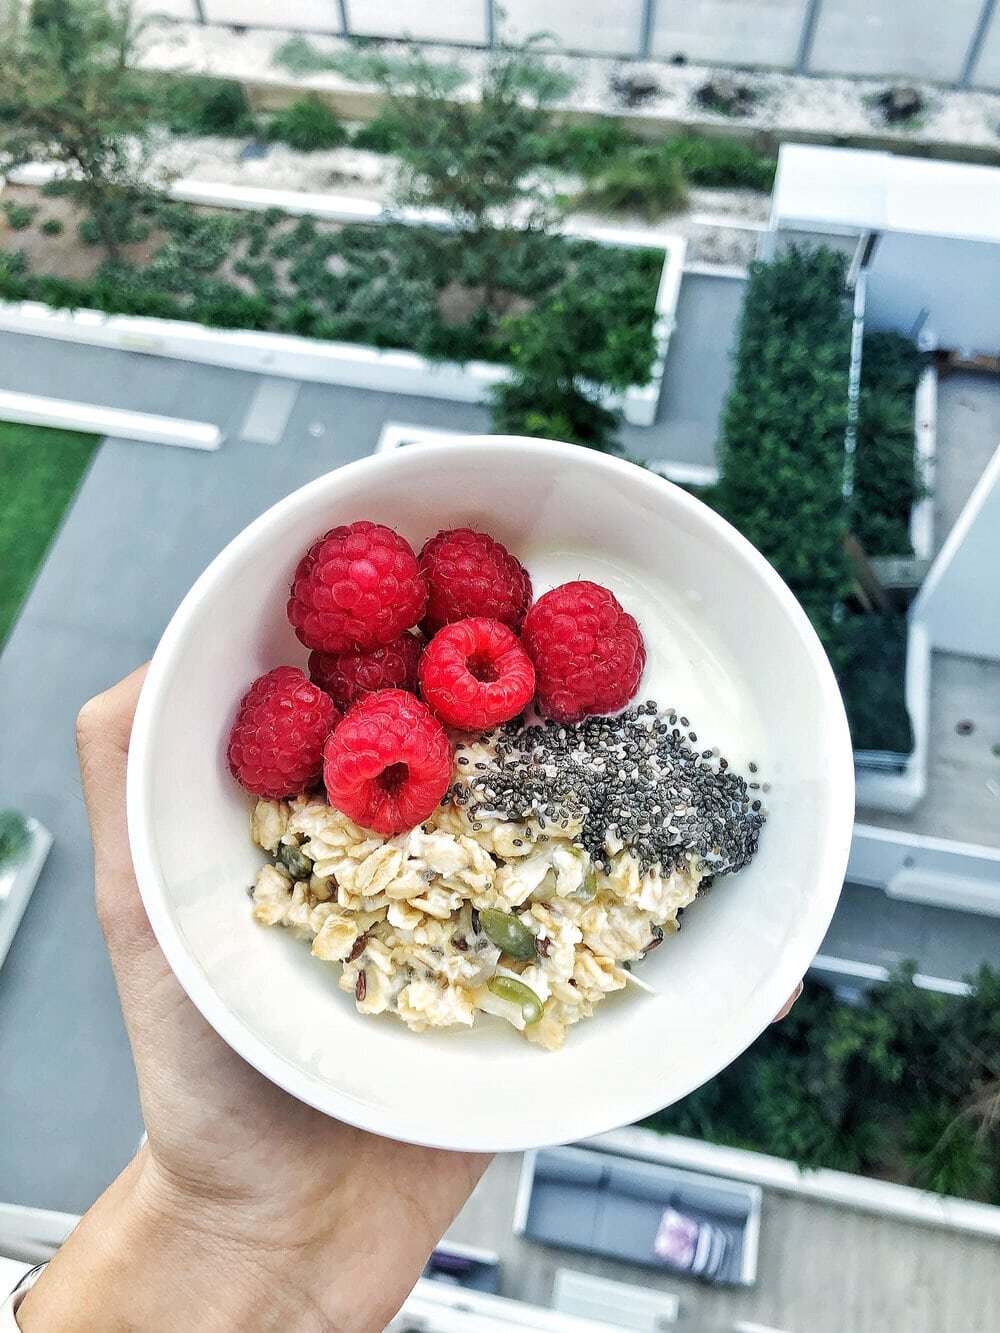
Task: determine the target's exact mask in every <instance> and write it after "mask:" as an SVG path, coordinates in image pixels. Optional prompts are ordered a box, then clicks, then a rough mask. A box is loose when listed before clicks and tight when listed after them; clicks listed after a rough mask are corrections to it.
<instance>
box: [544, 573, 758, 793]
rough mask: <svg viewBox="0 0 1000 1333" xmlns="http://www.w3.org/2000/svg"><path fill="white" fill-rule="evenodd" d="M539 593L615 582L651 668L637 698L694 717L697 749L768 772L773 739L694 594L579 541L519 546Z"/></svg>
mask: <svg viewBox="0 0 1000 1333" xmlns="http://www.w3.org/2000/svg"><path fill="white" fill-rule="evenodd" d="M518 554H519V556H520V558H521V560H522V561H523V563H524V564H525V566H526V567H527V569H528V571H529V572H530V574H531V580H532V585H533V589H534V597H535V599H536V600H537V599H538V598H539V597H541V596H542V594H543V593H546V592H548V591H549V590H550V589H551V588H555V587H558V586H559V584H562V583H569V582H572V581H573V580H575V579H590V580H591V581H592V582H594V583H600V584H602V585H603V586H604V587H606V588H610V589H611V591H612V592H613V593H614V594H615V596H616V597H617V598H618V600H619V601H620V602H621V604H622V606H623V607H624V608H625V610H626V611H628V612H629V613H630V614H631V615H633V616H635V618H636V620H637V621H638V622H639V627H640V628H641V630H642V634H643V638H644V639H645V642H646V670H645V672H644V674H643V678H642V682H641V684H640V686H639V692H638V695H637V696H636V698H637V701H638V700H642V699H655V700H656V701H657V703H658V704H659V705H660V707H661V708H675V709H676V710H677V712H678V713H680V714H682V715H683V716H684V717H686V718H687V719H688V720H689V722H690V724H691V725H690V727H689V728H688V730H690V731H693V732H694V733H695V735H696V736H697V737H698V740H697V748H698V749H699V750H707V749H711V748H712V747H713V746H716V745H717V746H718V747H719V749H720V751H721V752H722V754H723V755H724V756H725V757H726V759H728V760H729V762H730V764H731V766H733V767H734V768H736V769H738V770H739V771H740V772H741V773H743V774H744V775H745V774H746V766H747V764H748V763H749V762H750V761H751V760H753V761H754V762H755V763H756V764H757V765H758V767H759V769H760V770H761V775H762V777H766V776H767V773H768V769H769V765H768V759H769V753H770V745H769V743H768V736H767V733H766V730H765V728H764V725H763V719H762V718H761V717H760V716H759V714H758V712H757V710H756V708H755V706H754V704H753V700H752V698H751V695H750V691H749V690H748V688H747V687H746V685H745V683H744V680H743V675H742V673H741V671H740V666H739V661H738V659H737V658H736V656H735V654H734V653H733V652H732V651H731V649H730V648H729V647H727V645H726V644H725V642H724V641H723V638H722V636H721V635H720V634H719V632H718V630H717V629H715V628H714V627H713V626H712V624H711V623H710V621H709V618H708V616H707V615H706V613H705V610H704V607H703V604H702V600H701V598H700V597H699V596H698V594H697V593H693V592H690V591H686V590H685V589H683V588H670V587H668V586H667V585H666V584H665V583H663V582H662V581H661V580H659V579H657V578H655V577H653V576H651V575H649V574H647V573H644V572H643V571H642V570H641V569H638V568H637V567H636V566H634V565H630V564H626V563H623V562H621V561H618V560H612V559H609V558H607V557H606V556H604V555H602V554H600V553H599V552H595V551H593V550H588V549H586V548H580V549H578V550H569V549H565V548H555V549H553V548H548V547H545V548H539V549H538V550H530V549H529V550H526V551H524V550H522V551H519V552H518Z"/></svg>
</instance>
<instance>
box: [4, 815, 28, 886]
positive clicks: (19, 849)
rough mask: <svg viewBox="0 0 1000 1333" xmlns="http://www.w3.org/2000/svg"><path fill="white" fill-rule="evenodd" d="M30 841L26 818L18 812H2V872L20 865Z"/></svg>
mask: <svg viewBox="0 0 1000 1333" xmlns="http://www.w3.org/2000/svg"><path fill="white" fill-rule="evenodd" d="M30 841H31V834H30V832H29V831H28V824H27V821H26V819H25V818H24V816H23V815H22V814H19V813H18V811H16V810H0V871H4V870H9V869H13V868H14V867H16V866H17V865H19V864H20V862H21V860H22V858H23V856H24V854H25V852H26V851H27V850H28V844H29V842H30Z"/></svg>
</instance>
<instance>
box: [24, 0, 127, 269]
mask: <svg viewBox="0 0 1000 1333" xmlns="http://www.w3.org/2000/svg"><path fill="white" fill-rule="evenodd" d="M15 8H16V7H15ZM137 39H138V26H137V25H136V23H135V22H134V20H133V17H132V13H131V7H130V5H129V4H128V3H127V0H44V3H43V4H41V5H38V6H36V7H35V9H34V12H33V18H32V21H31V22H30V23H28V24H21V23H19V22H18V21H17V18H16V16H15V17H13V18H11V19H9V20H8V21H7V22H6V23H5V24H4V26H3V29H2V32H0V70H2V71H3V97H4V103H5V114H4V116H3V118H0V169H2V170H9V169H10V168H11V167H12V166H16V165H19V164H21V163H24V162H29V161H47V162H55V163H58V164H59V165H60V166H62V167H64V168H65V169H66V171H67V173H68V176H69V181H70V188H71V190H72V192H73V193H74V194H75V195H76V196H77V197H78V199H79V200H80V201H81V202H82V203H83V204H84V205H85V206H86V207H87V208H88V209H89V211H90V212H91V214H92V215H93V217H94V220H95V222H96V224H97V226H98V228H99V230H100V233H101V238H102V241H103V244H104V246H105V248H106V249H107V250H108V252H109V253H110V254H116V253H117V251H118V249H119V244H120V242H119V237H118V234H117V232H116V229H115V225H114V208H115V205H116V204H119V203H120V201H121V200H122V199H123V198H124V199H128V198H132V197H134V196H135V195H136V194H137V193H138V191H139V189H140V187H141V165H142V146H143V144H144V143H145V141H146V138H147V134H148V127H149V124H150V117H151V114H152V111H153V100H152V96H151V93H150V90H149V87H148V85H147V84H145V83H144V81H143V80H142V79H141V78H140V77H139V76H137V75H136V74H135V73H134V72H133V69H132V66H133V64H134V59H135V54H136V43H137Z"/></svg>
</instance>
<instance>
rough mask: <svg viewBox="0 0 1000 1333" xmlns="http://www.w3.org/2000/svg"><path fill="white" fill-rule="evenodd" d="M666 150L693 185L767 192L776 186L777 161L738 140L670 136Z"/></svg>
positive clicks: (665, 145)
mask: <svg viewBox="0 0 1000 1333" xmlns="http://www.w3.org/2000/svg"><path fill="white" fill-rule="evenodd" d="M664 151H665V152H666V153H667V154H668V155H669V156H670V157H672V158H673V160H674V161H675V162H677V163H679V165H680V167H681V170H682V171H683V172H684V175H685V177H686V178H687V180H688V181H690V183H691V184H692V185H705V186H717V187H720V188H730V187H742V188H744V189H748V190H762V191H764V192H765V193H770V191H771V189H772V187H773V185H774V173H775V171H776V170H777V166H778V163H777V160H776V159H775V158H773V157H763V156H762V155H761V154H760V153H755V152H754V150H753V149H752V148H750V147H748V145H746V144H744V143H739V142H738V141H737V140H735V139H709V138H705V137H703V136H692V137H691V138H677V139H668V140H667V141H666V143H665V144H664Z"/></svg>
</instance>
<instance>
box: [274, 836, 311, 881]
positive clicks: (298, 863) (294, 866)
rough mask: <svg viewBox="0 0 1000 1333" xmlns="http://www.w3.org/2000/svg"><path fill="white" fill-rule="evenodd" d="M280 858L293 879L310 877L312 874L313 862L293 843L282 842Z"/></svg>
mask: <svg viewBox="0 0 1000 1333" xmlns="http://www.w3.org/2000/svg"><path fill="white" fill-rule="evenodd" d="M278 860H279V861H280V862H281V864H282V865H283V866H284V867H285V869H286V870H287V871H288V873H289V874H290V875H291V877H292V879H293V880H298V879H308V878H309V876H310V875H311V874H312V862H311V861H310V860H309V858H308V857H307V856H304V855H303V854H302V852H301V851H300V850H299V848H298V847H296V846H295V845H294V844H293V843H290V842H285V843H282V845H281V850H280V851H279V852H278Z"/></svg>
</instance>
